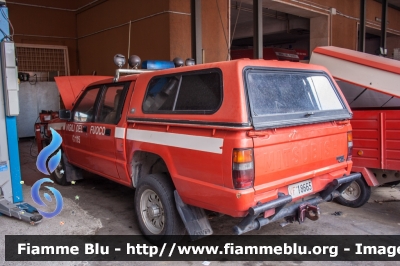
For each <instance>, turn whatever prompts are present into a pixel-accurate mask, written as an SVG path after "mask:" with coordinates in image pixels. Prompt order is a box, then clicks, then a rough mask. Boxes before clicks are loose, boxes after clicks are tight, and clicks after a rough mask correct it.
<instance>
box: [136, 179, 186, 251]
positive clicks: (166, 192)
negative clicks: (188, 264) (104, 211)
mask: <svg viewBox="0 0 400 266" xmlns="http://www.w3.org/2000/svg"><path fill="white" fill-rule="evenodd" d="M174 189H175V188H174V185H173V183H172V181H171V179H170V178H169V177H168V176H166V175H164V174H150V175H148V176H146V177H144V178H142V179H140V180H139V183H138V186H137V188H136V191H135V210H136V217H137V220H138V224H139V228H140V230H141V231H142V233H143V235H144V236H145V237H146V238H147V239H148V240H149V241H150V242H151V243H153V244H155V245H162V244H163V243H176V242H179V241H180V240H181V239H182V238H183V236H184V235H185V232H186V229H185V226H184V224H183V222H182V219H181V217H180V216H179V213H178V210H177V209H176V206H175V198H174Z"/></svg>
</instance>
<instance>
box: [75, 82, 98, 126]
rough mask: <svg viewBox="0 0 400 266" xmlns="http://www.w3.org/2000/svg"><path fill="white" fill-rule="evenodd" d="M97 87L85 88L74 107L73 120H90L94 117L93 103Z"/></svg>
mask: <svg viewBox="0 0 400 266" xmlns="http://www.w3.org/2000/svg"><path fill="white" fill-rule="evenodd" d="M98 93H99V88H93V89H89V90H87V91H86V92H85V93H84V94H83V95H82V96H81V98H80V99H79V102H78V103H77V104H76V106H75V109H74V122H92V121H93V117H94V114H95V113H94V112H95V111H94V103H95V102H96V98H97V94H98Z"/></svg>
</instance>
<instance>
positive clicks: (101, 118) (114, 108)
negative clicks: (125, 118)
mask: <svg viewBox="0 0 400 266" xmlns="http://www.w3.org/2000/svg"><path fill="white" fill-rule="evenodd" d="M123 91H124V84H122V85H116V86H109V87H107V88H106V93H105V94H104V97H103V98H102V99H101V101H100V107H99V115H98V117H97V119H96V122H99V123H106V124H116V123H117V122H118V120H119V118H120V116H121V109H122V108H121V107H122V106H121V105H122V104H123V102H124V101H123V99H122V98H123V96H122V95H123Z"/></svg>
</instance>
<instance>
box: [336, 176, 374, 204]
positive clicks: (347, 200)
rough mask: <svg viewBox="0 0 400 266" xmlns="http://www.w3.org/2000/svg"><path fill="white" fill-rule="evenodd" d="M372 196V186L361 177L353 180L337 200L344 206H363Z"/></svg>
mask: <svg viewBox="0 0 400 266" xmlns="http://www.w3.org/2000/svg"><path fill="white" fill-rule="evenodd" d="M370 196H371V187H370V186H368V184H367V183H366V182H365V180H364V178H363V177H361V178H360V179H357V180H355V181H353V182H352V183H351V184H350V186H349V187H348V188H346V190H345V191H343V193H342V195H340V196H339V197H337V198H336V199H335V201H336V202H337V203H339V204H342V205H343V206H347V207H351V208H358V207H361V206H363V205H364V204H365V203H367V201H368V200H369V197H370Z"/></svg>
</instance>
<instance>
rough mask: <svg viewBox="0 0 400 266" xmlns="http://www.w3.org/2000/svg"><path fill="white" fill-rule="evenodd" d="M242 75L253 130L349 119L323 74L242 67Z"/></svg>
mask: <svg viewBox="0 0 400 266" xmlns="http://www.w3.org/2000/svg"><path fill="white" fill-rule="evenodd" d="M244 75H245V82H246V89H247V94H248V97H249V101H250V109H251V117H252V120H253V126H254V127H255V129H266V128H278V127H286V126H292V125H300V124H311V123H317V122H323V121H333V120H343V119H350V118H351V112H350V111H349V110H347V108H346V105H345V103H344V100H343V99H342V98H341V97H340V94H339V93H338V90H337V89H336V87H335V86H334V83H333V82H332V80H331V79H330V77H329V76H328V75H327V74H326V73H324V72H323V71H298V70H291V69H270V68H246V69H245V70H244Z"/></svg>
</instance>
